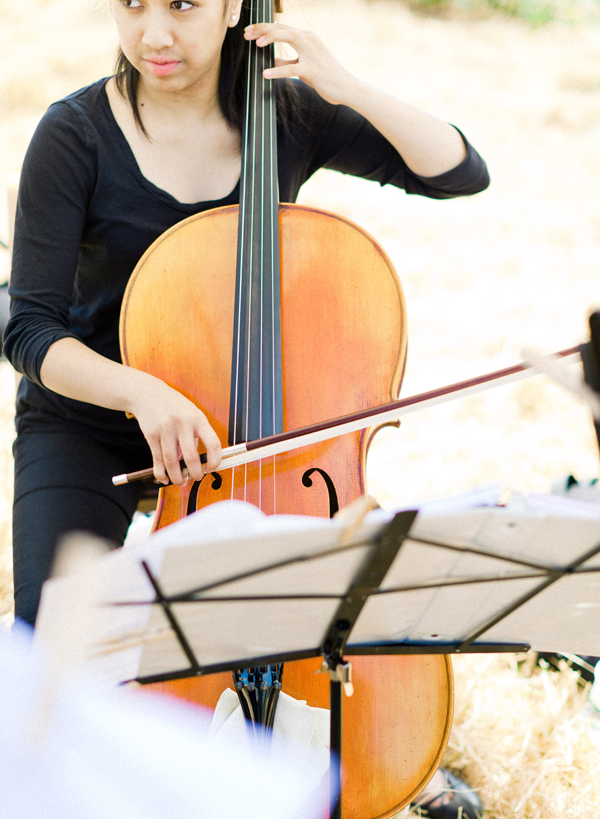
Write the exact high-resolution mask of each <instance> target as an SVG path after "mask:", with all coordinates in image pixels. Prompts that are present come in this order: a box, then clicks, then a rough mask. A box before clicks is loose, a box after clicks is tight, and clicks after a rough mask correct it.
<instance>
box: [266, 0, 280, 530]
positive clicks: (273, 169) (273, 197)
mask: <svg viewBox="0 0 600 819" xmlns="http://www.w3.org/2000/svg"><path fill="white" fill-rule="evenodd" d="M267 1H268V0H267ZM271 11H273V10H271ZM274 19H275V15H274V13H273V20H274ZM270 54H271V59H270V60H269V64H270V65H271V64H272V65H275V51H274V47H273V50H272V51H271V52H270ZM275 104H276V103H275V87H274V83H273V81H271V82H269V106H268V112H267V116H268V132H269V218H270V236H271V242H270V256H271V259H270V261H271V313H272V319H271V348H272V354H271V396H272V408H271V416H272V419H273V422H272V429H273V435H274V434H275V432H276V429H277V421H276V419H277V407H276V396H277V388H276V374H275V368H276V366H277V363H276V362H277V356H276V355H275V348H276V336H275V312H276V309H277V305H276V304H275V275H276V272H277V271H278V269H279V266H277V267H276V265H275V253H276V251H277V249H278V247H276V242H275V235H276V234H275V226H276V221H275V220H277V219H279V185H278V180H277V166H276V162H275V138H276V130H275V129H276V120H275ZM278 244H279V243H277V245H278ZM279 307H281V299H280V305H279ZM273 514H277V459H276V457H275V456H273Z"/></svg>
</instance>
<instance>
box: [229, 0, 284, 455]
mask: <svg viewBox="0 0 600 819" xmlns="http://www.w3.org/2000/svg"><path fill="white" fill-rule="evenodd" d="M273 19H274V18H273V3H272V0H253V2H252V4H251V9H250V22H251V23H257V22H272V21H273ZM249 48H250V54H249V62H248V70H249V82H248V91H247V96H246V104H245V111H244V126H243V133H242V169H243V170H242V178H241V184H240V218H239V227H238V248H237V270H236V300H235V319H234V335H233V351H232V369H231V372H232V375H231V401H230V419H229V443H230V444H236V443H240V442H242V441H252V440H256V439H257V438H261V437H263V436H265V435H273V434H275V433H277V432H282V431H283V388H282V354H281V294H280V266H279V259H280V254H279V185H278V178H277V129H276V110H275V85H274V82H273V81H269V80H265V78H264V77H263V71H264V70H265V69H266V68H269V67H272V66H273V65H274V49H273V46H272V45H270V46H267V47H265V48H259V47H257V46H256V43H255V42H254V41H252V42H250V44H249Z"/></svg>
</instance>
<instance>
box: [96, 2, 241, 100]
mask: <svg viewBox="0 0 600 819" xmlns="http://www.w3.org/2000/svg"><path fill="white" fill-rule="evenodd" d="M112 5H113V13H114V17H115V20H116V23H117V28H118V31H119V40H120V43H121V48H122V49H123V53H124V54H125V56H126V57H127V59H128V60H129V62H130V63H131V64H132V65H133V66H134V67H135V68H137V70H138V71H139V72H140V76H141V81H142V85H144V84H148V86H149V87H151V88H154V89H158V90H163V91H167V92H171V93H175V92H180V93H181V92H186V93H190V94H193V93H194V92H196V91H199V90H201V89H205V88H206V87H211V88H212V87H215V88H216V85H215V84H216V83H218V77H219V67H220V54H221V46H222V45H223V40H224V38H225V34H226V33H227V28H228V27H229V26H232V25H235V24H236V23H237V21H238V20H239V13H240V6H241V0H112ZM232 15H235V18H232Z"/></svg>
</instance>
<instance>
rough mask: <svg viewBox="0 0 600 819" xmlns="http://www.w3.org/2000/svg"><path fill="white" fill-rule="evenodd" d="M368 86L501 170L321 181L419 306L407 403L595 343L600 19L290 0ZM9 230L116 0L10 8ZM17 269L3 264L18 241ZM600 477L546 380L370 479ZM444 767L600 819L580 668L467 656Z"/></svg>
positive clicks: (551, 807)
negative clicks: (483, 175)
mask: <svg viewBox="0 0 600 819" xmlns="http://www.w3.org/2000/svg"><path fill="white" fill-rule="evenodd" d="M285 5H286V7H287V13H288V15H289V20H290V21H291V22H298V23H299V24H300V25H302V26H304V27H308V26H312V27H314V28H315V29H316V30H317V31H318V32H320V33H321V34H322V35H323V36H324V37H325V38H326V39H327V41H328V43H329V44H330V46H331V48H332V50H333V51H334V52H335V53H336V54H337V55H338V56H339V57H340V59H341V60H342V61H344V62H345V63H346V64H347V65H348V66H350V67H352V68H353V69H355V70H356V71H357V72H358V73H360V74H361V75H362V76H364V77H365V78H367V79H369V80H370V81H371V82H372V83H374V84H377V85H380V86H383V87H386V88H388V89H390V90H391V91H393V92H395V93H397V94H398V95H400V96H402V97H403V98H405V99H407V100H408V101H410V102H413V103H415V104H416V105H419V106H422V107H424V108H426V109H428V110H430V111H432V112H434V113H437V114H439V115H440V116H442V117H444V118H446V119H449V120H450V121H452V122H454V123H455V124H457V125H458V126H459V127H461V129H462V130H463V131H464V132H465V133H466V134H467V135H468V137H469V139H470V140H471V141H472V143H473V144H474V145H475V146H476V147H477V148H478V149H479V150H480V152H481V153H482V154H483V155H484V156H485V158H486V160H487V161H488V164H489V168H490V172H491V176H492V180H493V181H492V186H491V188H490V189H489V190H488V191H487V192H485V193H484V194H481V195H479V196H477V197H474V198H472V199H465V200H457V201H452V202H432V201H427V200H420V199H417V198H414V197H407V196H405V195H404V194H403V193H402V192H400V191H396V190H381V189H379V187H378V186H376V185H374V184H371V183H367V182H362V181H358V180H353V179H347V178H344V177H341V176H338V175H335V174H332V173H328V172H319V174H317V176H316V177H315V178H314V179H313V180H311V182H310V183H308V184H307V185H306V186H305V190H304V193H303V199H302V201H303V202H305V203H311V204H318V205H320V206H321V207H324V208H326V209H330V210H334V211H336V212H340V213H343V214H344V215H346V216H348V217H350V218H351V219H354V220H355V221H356V222H358V223H359V224H361V225H362V226H364V227H366V228H367V229H368V230H370V231H371V232H372V233H373V234H374V235H375V236H376V237H377V238H378V239H379V241H380V242H381V243H382V244H383V245H384V247H385V248H386V250H387V251H388V253H389V254H390V255H391V257H392V259H393V260H394V262H395V264H396V266H397V268H398V271H399V273H400V276H401V279H402V282H403V285H404V289H405V293H406V299H407V306H408V334H409V357H408V364H407V370H406V377H405V381H404V385H403V388H402V392H403V394H404V395H409V394H412V393H417V392H422V391H424V390H427V389H430V388H433V387H436V386H439V385H442V384H445V383H451V382H453V381H457V380H460V379H462V378H467V377H469V376H471V375H477V374H480V373H484V372H488V371H490V370H493V369H498V368H500V367H503V366H508V365H510V364H512V363H515V362H517V361H518V360H520V350H521V348H522V347H523V346H524V345H525V344H530V345H534V346H537V347H538V348H540V349H541V350H543V351H546V352H552V351H555V350H560V349H563V348H566V347H569V346H572V345H574V344H577V343H579V342H580V341H581V340H584V339H585V338H586V335H587V329H586V317H587V314H588V312H589V311H590V310H591V309H593V308H594V307H596V308H597V307H598V306H599V305H600V289H599V286H598V284H599V283H598V272H597V271H598V268H599V263H600V215H598V211H597V202H596V200H595V193H596V191H597V189H598V180H600V152H599V151H598V138H599V136H600V28H598V27H597V26H596V25H588V26H583V25H564V24H558V23H551V24H549V25H546V26H544V27H541V28H537V29H533V28H531V27H529V25H528V24H526V23H524V22H522V21H519V20H515V19H510V18H507V17H502V16H498V15H496V16H483V15H481V14H480V15H479V16H478V17H474V16H473V15H471V16H468V15H466V14H462V15H460V14H455V15H454V16H453V15H452V14H450V15H446V18H445V19H441V18H437V19H436V18H433V17H424V16H417V15H415V14H414V13H411V12H410V11H409V10H408V9H407V8H406V7H405V6H403V5H401V4H400V3H398V2H396V0H371V2H368V1H367V0H327V1H326V2H318V1H317V0H286V2H285ZM0 20H1V24H2V32H3V38H2V39H3V48H2V53H1V54H0V238H2V239H5V238H6V235H7V228H5V227H4V223H5V218H4V216H5V205H4V200H5V197H4V196H3V190H2V188H3V185H4V180H5V179H6V176H7V174H8V173H10V172H12V171H15V170H18V168H19V165H20V162H21V159H22V156H23V152H24V149H25V146H26V144H27V142H28V139H29V137H30V135H31V132H32V129H33V128H34V127H35V124H36V122H37V120H38V119H39V117H40V115H41V114H42V113H43V111H44V109H45V107H46V106H47V105H48V104H49V103H50V102H51V101H52V100H54V99H57V98H59V97H61V96H63V95H64V94H66V93H68V92H70V91H73V90H75V89H76V88H78V87H81V86H83V85H85V84H86V83H88V82H90V81H92V80H94V79H96V78H97V77H99V76H101V75H104V74H108V73H110V71H111V65H112V60H113V56H114V51H115V38H114V32H113V24H112V21H111V19H110V15H109V12H108V8H107V7H106V6H105V5H104V2H98V3H96V4H94V0H83V2H82V0H30V2H28V3H27V4H26V5H25V6H24V5H23V4H19V3H14V2H8V0H0ZM0 268H1V269H0V274H2V273H4V274H6V273H7V268H8V262H7V259H6V253H4V252H0ZM0 391H1V392H0V402H1V405H0V430H1V433H0V446H1V447H2V452H3V456H4V457H3V465H4V466H3V469H2V471H1V474H0V481H1V486H0V544H1V551H0V618H1V621H2V623H4V625H5V626H6V625H7V624H8V623H9V622H10V619H11V617H12V614H11V611H12V600H11V593H10V526H9V509H10V494H11V488H10V486H11V460H10V458H11V456H10V446H11V440H12V422H11V417H12V402H13V397H14V396H13V379H12V373H11V371H10V369H9V368H8V366H7V365H2V366H1V367H0ZM597 472H598V451H597V447H596V443H595V439H594V437H593V435H592V429H591V425H590V421H589V417H588V415H587V412H586V411H585V410H584V409H582V408H581V407H579V406H578V405H577V404H576V403H574V401H573V400H572V399H571V398H570V397H569V396H567V395H566V394H563V393H562V392H561V391H559V390H558V389H557V388H555V387H552V386H549V385H548V384H547V383H546V382H545V380H544V379H543V378H542V377H536V378H534V379H530V380H527V381H523V382H520V383H519V384H517V385H515V386H512V387H504V388H500V389H496V390H493V391H490V392H488V393H486V394H484V395H481V396H476V397H472V398H469V399H464V400H461V401H458V402H456V403H454V404H451V405H447V406H445V407H440V408H436V409H432V410H429V411H427V412H422V413H419V414H415V415H412V416H410V417H409V418H407V419H405V421H404V422H403V424H402V427H401V429H400V430H395V429H389V430H384V431H383V432H382V434H381V435H380V438H379V441H377V442H376V443H375V444H374V446H373V449H372V452H371V456H370V463H369V484H370V491H371V493H372V494H374V495H375V496H376V497H377V498H378V499H379V500H380V502H381V503H382V504H383V505H385V506H389V507H393V506H399V505H402V504H405V503H409V502H413V501H415V500H417V499H419V498H425V497H433V496H439V495H448V494H450V493H452V492H456V491H460V490H463V489H466V488H468V487H471V486H473V485H476V484H479V483H482V482H488V481H495V482H499V483H500V484H502V485H504V486H506V487H509V488H512V489H514V490H517V491H521V492H529V491H542V492H544V491H548V490H549V488H550V485H551V482H552V480H553V479H555V478H556V477H558V476H560V475H564V474H568V473H574V474H575V475H576V476H578V477H579V478H586V477H592V476H595V475H596V474H597ZM455 669H456V677H457V703H456V723H455V728H454V731H453V735H452V739H451V742H450V746H449V749H448V755H447V762H448V763H449V764H451V765H452V766H453V767H454V768H455V769H456V770H457V771H459V772H460V771H463V772H464V774H465V775H466V776H467V777H468V778H469V780H470V781H471V782H472V784H473V785H475V786H476V787H478V788H479V789H480V792H481V795H482V798H483V799H484V802H485V804H486V807H487V810H488V813H486V816H489V817H490V819H509V817H510V819H513V818H519V817H532V818H533V817H535V819H539V818H540V817H543V818H544V819H559V817H560V819H563V817H574V818H575V817H577V819H580V817H596V816H598V815H599V814H600V784H599V783H600V753H599V752H598V750H597V749H596V747H595V746H594V745H593V743H592V739H591V736H592V735H593V732H591V731H590V729H589V724H590V723H589V720H588V718H587V716H586V714H585V712H584V711H583V706H584V701H585V692H581V691H580V690H579V689H578V687H577V684H576V679H575V675H574V674H573V672H571V671H568V670H564V671H563V672H561V673H555V672H546V671H538V672H535V673H534V674H533V676H531V677H527V676H525V675H523V674H522V673H519V672H518V669H517V665H516V660H515V659H514V658H506V657H485V656H484V657H471V658H461V659H460V661H457V662H456V663H455Z"/></svg>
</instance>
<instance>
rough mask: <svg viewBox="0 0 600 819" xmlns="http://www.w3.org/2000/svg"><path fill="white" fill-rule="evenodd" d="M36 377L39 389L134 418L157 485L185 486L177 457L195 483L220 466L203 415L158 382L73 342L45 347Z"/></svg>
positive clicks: (217, 449) (214, 441)
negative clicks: (201, 453)
mask: <svg viewBox="0 0 600 819" xmlns="http://www.w3.org/2000/svg"><path fill="white" fill-rule="evenodd" d="M40 374H41V379H42V383H43V384H44V386H45V387H47V388H48V389H50V390H53V391H54V392H57V393H59V394H60V395H66V396H67V397H68V398H74V399H75V400H77V401H86V402H87V403H88V404H96V405H97V406H99V407H106V408H107V409H113V410H120V411H124V412H127V413H129V414H130V415H133V416H135V417H136V418H137V421H138V423H139V425H140V428H141V430H142V432H143V434H144V436H145V438H146V440H147V441H148V445H149V446H150V450H151V452H152V458H153V460H154V464H153V469H154V475H155V477H156V479H157V480H158V481H160V482H161V483H168V482H169V480H171V481H172V482H173V483H175V484H177V485H178V486H181V485H183V484H184V483H185V482H186V480H187V476H184V475H183V473H182V471H181V465H180V463H179V461H180V460H181V459H183V460H184V461H185V464H186V466H187V472H188V475H189V477H190V478H192V479H193V480H196V481H199V480H201V479H202V477H203V476H204V474H205V473H206V472H212V471H213V470H215V469H216V468H217V467H218V466H219V464H220V463H221V444H220V442H219V439H218V437H217V434H216V433H215V431H214V430H213V428H212V427H211V425H210V424H209V423H208V419H207V418H206V415H204V413H203V412H202V411H201V410H199V409H198V407H197V406H196V405H195V404H194V403H193V402H192V401H190V400H189V399H187V398H186V397H185V396H184V395H182V394H181V393H180V392H177V390H174V389H172V388H171V387H169V385H168V384H165V382H164V381H161V380H160V378H156V377H155V376H153V375H150V374H149V373H145V372H142V371H141V370H136V369H134V368H133V367H126V366H124V365H123V364H119V363H117V362H116V361H111V360H109V359H108V358H105V357H104V356H101V355H99V354H98V353H96V352H94V351H93V350H90V348H89V347H86V346H85V345H84V344H82V342H81V341H79V340H78V339H75V338H61V339H59V340H58V341H55V342H54V344H52V345H51V346H50V348H49V349H48V352H47V353H46V357H45V358H44V361H43V362H42V368H41V373H40ZM200 441H201V442H202V443H203V444H204V446H205V447H206V465H205V466H203V465H202V463H201V462H200V456H199V454H198V443H199V442H200Z"/></svg>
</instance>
